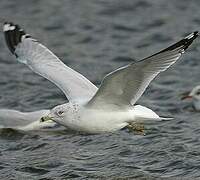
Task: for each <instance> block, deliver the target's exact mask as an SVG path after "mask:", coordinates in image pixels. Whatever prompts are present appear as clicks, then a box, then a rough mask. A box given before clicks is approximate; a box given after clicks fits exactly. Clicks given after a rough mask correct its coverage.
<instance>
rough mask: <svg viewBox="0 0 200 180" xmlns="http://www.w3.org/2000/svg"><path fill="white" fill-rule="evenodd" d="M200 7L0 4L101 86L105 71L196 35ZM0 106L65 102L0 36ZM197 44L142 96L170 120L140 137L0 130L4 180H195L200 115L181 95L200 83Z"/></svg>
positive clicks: (68, 0)
mask: <svg viewBox="0 0 200 180" xmlns="http://www.w3.org/2000/svg"><path fill="white" fill-rule="evenodd" d="M199 7H200V1H198V0H192V1H190V2H187V3H186V2H183V1H181V0H177V1H165V0H155V1H150V0H135V1H133V0H126V1H123V0H115V1H114V0H110V1H107V0H99V1H97V0H96V1H94V0H85V1H81V0H65V1H64V0H60V1H55V0H48V1H47V0H43V1H42V0H37V1H36V0H29V1H26V0H21V1H12V0H1V2H0V17H1V18H6V19H7V20H9V21H14V22H16V23H19V24H20V25H21V26H22V27H23V28H24V29H26V30H27V32H29V33H30V34H32V35H33V36H34V37H36V38H38V39H39V40H40V41H41V42H43V44H45V45H46V46H47V47H49V48H50V49H51V50H52V51H53V52H55V53H56V54H57V55H58V56H59V57H60V58H61V59H62V60H63V61H64V62H65V63H66V64H67V65H69V66H70V67H72V68H74V69H75V70H77V71H79V72H81V73H82V74H83V75H85V76H86V77H88V78H89V79H90V80H91V81H92V82H94V83H95V84H96V85H98V84H99V83H100V81H101V79H102V78H103V77H104V75H105V74H106V73H108V72H110V71H112V70H114V69H116V68H118V67H120V66H122V65H125V64H128V63H130V62H132V61H133V60H135V59H141V58H144V57H146V56H148V55H151V54H152V53H155V52H157V51H158V50H160V49H161V48H165V47H167V46H168V45H170V44H171V43H173V42H176V41H177V40H179V39H181V38H182V37H183V36H185V35H186V34H188V33H190V32H192V31H195V30H200V11H199ZM0 42H1V43H0V50H1V53H0V77H1V78H0V107H1V108H14V109H18V110H23V111H33V110H38V109H43V108H52V107H54V106H55V105H57V104H62V103H63V102H66V99H65V96H64V95H63V94H62V92H61V91H60V90H59V89H58V88H57V87H56V86H54V85H53V84H52V83H50V82H49V81H47V80H44V79H43V78H42V77H40V76H38V75H36V74H34V73H33V72H32V71H30V70H29V69H28V68H27V67H26V66H24V65H22V64H19V63H17V62H16V60H15V58H14V57H12V56H11V54H10V53H9V51H8V49H7V47H6V45H5V42H4V38H3V33H1V34H0ZM199 45H200V43H199V40H197V41H196V42H195V44H194V45H193V46H192V47H191V48H190V49H189V51H188V52H187V53H186V54H184V56H183V57H182V58H181V59H180V61H179V62H178V63H176V64H175V65H174V66H173V67H171V68H170V69H169V70H168V71H166V72H164V73H162V74H160V75H159V76H158V77H157V78H156V79H155V80H154V81H153V82H152V83H151V85H150V87H149V88H148V89H147V91H146V92H145V94H144V95H143V96H142V98H141V99H140V100H139V102H138V103H139V104H142V105H145V106H147V107H150V108H152V109H153V110H154V111H156V112H157V113H158V114H160V115H166V116H173V117H175V119H174V120H172V121H170V122H162V123H159V124H152V125H146V129H147V130H146V134H147V135H146V136H140V135H137V134H135V133H130V132H128V131H126V130H122V131H118V132H115V133H112V134H109V133H108V134H100V135H82V134H78V133H74V132H67V131H62V132H52V133H44V132H43V133H42V132H30V133H23V132H18V131H14V130H11V129H7V130H6V129H4V130H1V131H0V179H20V180H21V179H30V180H32V179H37V180H38V179H41V180H44V179H120V180H121V179H142V180H143V179H148V180H149V179H150V180H151V179H174V178H177V179H181V178H182V179H195V178H196V179H198V178H199V179H200V152H199V148H200V141H199V138H200V120H199V116H200V114H199V113H197V112H192V111H190V109H191V108H190V106H191V103H190V102H187V101H185V102H182V101H180V94H181V93H182V92H184V91H185V90H190V87H191V86H195V85H197V84H199V77H200V71H199V66H200V61H199V53H200V46H199Z"/></svg>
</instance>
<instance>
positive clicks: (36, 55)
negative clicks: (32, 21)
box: [3, 22, 198, 133]
mask: <svg viewBox="0 0 200 180" xmlns="http://www.w3.org/2000/svg"><path fill="white" fill-rule="evenodd" d="M3 30H4V34H5V38H6V42H7V45H8V48H9V49H10V51H11V52H12V54H14V55H15V57H16V58H17V60H18V61H19V62H21V63H24V64H26V65H27V66H28V67H29V68H30V69H32V70H33V71H34V72H36V73H37V74H40V75H41V76H43V77H45V78H46V79H48V80H50V81H51V82H53V83H55V84H56V85H57V86H58V87H59V88H60V89H61V90H62V91H63V92H64V94H65V95H66V97H67V98H68V100H69V102H68V103H65V104H62V105H58V106H56V107H55V108H53V109H52V110H50V112H49V114H48V115H45V116H43V117H41V122H48V121H55V122H57V123H58V124H61V125H63V126H65V127H67V128H69V129H72V130H76V131H83V132H87V133H103V132H113V131H116V130H119V129H122V128H124V127H126V126H128V125H130V124H131V123H134V122H144V121H149V120H155V121H160V120H165V118H163V117H159V116H158V115H157V114H156V113H155V112H153V111H152V110H151V109H149V108H147V107H144V106H141V105H135V103H136V102H137V100H138V99H139V98H140V96H141V95H142V94H143V93H144V91H145V89H146V88H147V86H148V85H149V83H150V82H151V81H152V80H153V79H154V78H155V77H156V76H157V75H158V74H159V73H160V72H162V71H165V70H166V69H167V68H168V67H169V66H171V65H172V64H174V63H175V62H176V61H177V60H178V59H179V58H180V56H181V55H182V54H183V53H184V52H185V50H186V49H187V48H188V47H189V46H190V45H191V44H192V42H193V40H194V39H196V38H197V37H198V32H197V31H195V32H193V33H191V34H189V35H188V36H186V37H185V38H183V39H182V40H180V41H179V42H177V43H175V44H173V45H172V46H170V47H168V48H166V49H164V50H162V51H160V52H158V53H156V54H153V55H151V56H149V57H147V58H144V59H142V60H140V61H137V62H136V63H135V62H134V63H130V64H128V65H127V66H124V67H121V68H119V69H117V70H115V71H113V72H111V73H109V74H108V75H106V76H105V77H104V79H103V80H102V82H101V85H100V87H99V89H98V88H97V87H96V86H95V85H94V84H93V83H91V82H90V81H89V80H88V79H86V78H85V77H84V76H83V75H81V74H80V73H78V72H76V71H74V70H73V69H71V68H69V67H67V66H66V65H65V64H64V63H62V62H61V60H60V59H59V58H58V57H56V55H55V54H53V53H52V52H51V51H50V50H49V49H47V48H46V47H45V46H44V45H42V44H41V43H40V42H38V41H37V40H36V39H34V38H33V37H32V36H30V35H29V34H26V33H25V31H24V30H23V29H21V28H20V26H18V25H15V24H13V23H9V22H6V23H5V24H4V28H3Z"/></svg>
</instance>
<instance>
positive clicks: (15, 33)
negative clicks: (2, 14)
mask: <svg viewBox="0 0 200 180" xmlns="http://www.w3.org/2000/svg"><path fill="white" fill-rule="evenodd" d="M3 31H4V36H5V40H6V43H7V46H8V48H9V50H10V51H11V52H12V54H15V49H16V46H17V45H18V44H19V43H20V42H21V41H22V38H23V37H24V38H28V37H30V35H27V34H26V32H25V31H24V30H23V29H22V28H21V27H20V26H19V25H17V24H14V23H12V22H4V25H3ZM15 55H16V54H15ZM16 56H17V55H16Z"/></svg>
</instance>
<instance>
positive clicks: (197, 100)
mask: <svg viewBox="0 0 200 180" xmlns="http://www.w3.org/2000/svg"><path fill="white" fill-rule="evenodd" d="M181 99H182V100H184V99H192V102H193V106H194V108H195V109H196V110H200V85H198V86H196V87H194V88H193V89H192V90H191V91H190V92H189V93H187V94H186V95H184V96H183V97H182V98H181Z"/></svg>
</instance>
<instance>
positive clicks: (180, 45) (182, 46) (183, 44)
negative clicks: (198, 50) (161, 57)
mask: <svg viewBox="0 0 200 180" xmlns="http://www.w3.org/2000/svg"><path fill="white" fill-rule="evenodd" d="M198 36H199V32H198V31H194V32H193V33H191V34H189V35H188V36H186V37H185V38H183V39H182V40H180V41H178V42H177V43H175V44H173V45H171V46H169V47H168V48H166V49H164V50H162V51H160V52H158V53H156V54H154V55H157V54H160V53H163V52H165V51H173V50H175V49H176V50H178V51H180V52H181V53H184V52H185V50H186V49H187V48H188V47H189V46H190V45H191V44H192V42H193V41H194V40H195V39H196V38H197V37H198ZM154 55H153V56H154Z"/></svg>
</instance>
